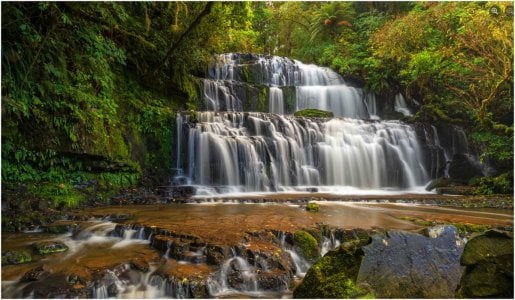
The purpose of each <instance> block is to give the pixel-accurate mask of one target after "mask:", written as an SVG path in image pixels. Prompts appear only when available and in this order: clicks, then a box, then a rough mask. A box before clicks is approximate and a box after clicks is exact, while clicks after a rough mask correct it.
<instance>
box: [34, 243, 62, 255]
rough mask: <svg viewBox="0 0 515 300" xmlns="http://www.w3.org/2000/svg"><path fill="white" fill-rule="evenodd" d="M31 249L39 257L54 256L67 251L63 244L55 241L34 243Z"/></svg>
mask: <svg viewBox="0 0 515 300" xmlns="http://www.w3.org/2000/svg"><path fill="white" fill-rule="evenodd" d="M32 248H33V249H34V252H36V253H37V254H39V255H48V254H54V253H59V252H64V251H66V250H68V247H67V246H66V245H65V244H63V243H61V242H57V241H49V242H40V243H34V244H32Z"/></svg>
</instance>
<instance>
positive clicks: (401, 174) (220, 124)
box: [182, 112, 429, 191]
mask: <svg viewBox="0 0 515 300" xmlns="http://www.w3.org/2000/svg"><path fill="white" fill-rule="evenodd" d="M197 118H198V122H197V123H195V125H194V126H182V128H184V132H183V134H184V136H187V137H188V139H189V141H188V145H189V146H188V149H187V152H188V155H187V156H188V158H189V160H188V162H187V163H186V165H187V166H188V168H187V175H188V176H189V178H190V179H191V181H192V182H194V183H196V184H200V185H207V186H235V187H239V188H240V191H281V190H288V188H291V187H293V186H310V185H329V186H353V187H358V188H363V189H379V188H412V187H415V186H421V185H423V184H424V183H426V182H427V181H428V180H429V176H428V174H427V172H426V170H425V167H424V165H423V163H422V162H423V157H422V155H421V150H420V146H419V144H418V140H417V137H416V135H415V131H414V130H413V129H412V128H411V127H410V126H408V125H406V124H403V123H401V122H398V121H383V122H370V121H363V120H357V119H331V120H327V121H322V120H319V121H314V120H307V119H302V118H300V119H299V118H295V117H291V116H281V115H274V114H265V113H237V112H233V113H216V112H198V113H197Z"/></svg>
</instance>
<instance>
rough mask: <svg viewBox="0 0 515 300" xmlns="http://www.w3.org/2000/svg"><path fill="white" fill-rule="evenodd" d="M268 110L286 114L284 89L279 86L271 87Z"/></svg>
mask: <svg viewBox="0 0 515 300" xmlns="http://www.w3.org/2000/svg"><path fill="white" fill-rule="evenodd" d="M268 111H269V112H271V113H273V114H280V115H282V114H284V97H283V90H281V89H280V88H278V87H270V100H269V107H268Z"/></svg>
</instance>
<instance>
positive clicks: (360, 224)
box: [2, 201, 513, 298]
mask: <svg viewBox="0 0 515 300" xmlns="http://www.w3.org/2000/svg"><path fill="white" fill-rule="evenodd" d="M315 202H316V203H317V204H319V206H320V211H319V212H318V213H311V212H308V211H306V210H305V209H304V207H303V205H298V204H286V203H264V204H240V203H209V202H205V203H203V204H175V205H146V206H125V207H101V208H93V209H87V210H85V211H77V212H74V213H72V217H71V218H72V219H74V220H68V221H62V222H64V223H63V224H73V225H74V227H73V228H75V229H72V230H70V232H68V233H65V234H49V233H45V232H37V231H33V232H25V233H4V234H3V235H2V246H3V249H2V251H4V252H5V251H8V250H18V251H22V250H25V251H28V252H30V251H31V245H32V244H34V243H39V242H44V241H52V242H61V243H64V244H65V245H66V246H67V248H68V250H67V251H65V252H62V253H56V254H52V255H40V256H38V255H33V261H32V262H30V263H26V264H20V265H5V266H2V297H4V298H20V297H24V298H26V297H29V298H38V297H39V298H40V297H43V298H46V297H66V298H67V297H75V296H78V297H93V298H108V297H118V298H163V297H173V298H191V297H216V298H226V297H231V298H232V297H238V298H242V297H244V298H247V297H251V298H281V297H291V291H292V288H293V287H294V286H295V285H296V283H298V281H299V280H301V279H302V277H303V276H304V275H305V273H306V271H307V270H308V268H309V266H310V265H311V264H312V262H310V261H309V260H308V259H306V258H305V257H303V256H302V254H301V252H299V248H297V247H296V246H295V245H294V243H292V233H294V232H296V231H297V230H301V229H309V228H311V229H316V228H321V227H320V226H321V225H323V228H326V230H325V231H321V232H323V233H322V236H321V240H320V242H319V252H320V253H321V254H322V255H323V254H325V253H327V252H328V251H329V250H331V249H333V248H335V247H337V246H339V245H340V244H341V243H342V242H344V241H345V240H346V238H348V236H349V234H355V233H353V230H358V231H356V232H359V230H369V231H370V232H374V231H381V230H382V229H389V230H392V229H395V230H404V231H417V230H420V229H421V228H423V226H420V225H417V224H415V223H413V222H412V221H411V220H414V219H417V220H431V221H433V222H437V223H453V224H459V223H464V224H486V225H490V226H493V227H496V226H513V211H511V210H509V209H457V208H444V207H437V206H431V205H417V204H406V203H388V202H378V201H369V202H342V201H315ZM102 216H103V217H102ZM79 220H80V221H79ZM70 228H71V227H70ZM327 228H329V230H327ZM172 245H173V246H172ZM38 268H40V270H44V272H43V273H44V274H42V275H41V274H40V277H38V280H37V281H34V280H30V279H27V276H26V274H27V273H30V272H29V271H31V270H32V271H33V270H37V269H38ZM22 278H23V279H22Z"/></svg>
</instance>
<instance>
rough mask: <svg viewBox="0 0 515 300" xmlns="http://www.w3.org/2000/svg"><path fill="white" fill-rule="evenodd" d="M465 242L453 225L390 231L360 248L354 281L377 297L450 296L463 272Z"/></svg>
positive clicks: (377, 236) (376, 236)
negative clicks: (421, 230) (411, 230)
mask: <svg viewBox="0 0 515 300" xmlns="http://www.w3.org/2000/svg"><path fill="white" fill-rule="evenodd" d="M464 244H465V243H464V241H463V240H462V239H461V238H460V237H459V235H458V231H457V230H456V228H455V227H453V226H435V227H432V228H428V229H426V231H425V234H419V233H411V232H400V231H389V232H387V233H386V234H379V235H375V236H373V237H372V242H371V243H370V244H369V245H367V246H365V247H363V251H364V254H365V256H364V258H363V261H362V263H361V268H360V270H359V274H358V279H357V283H358V284H366V285H368V286H370V287H371V288H372V289H373V291H374V293H375V295H376V296H377V297H379V298H450V297H453V296H454V291H455V290H456V287H457V285H458V283H459V281H460V278H461V275H462V273H463V267H462V266H461V265H460V257H461V254H462V252H463V247H464Z"/></svg>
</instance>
